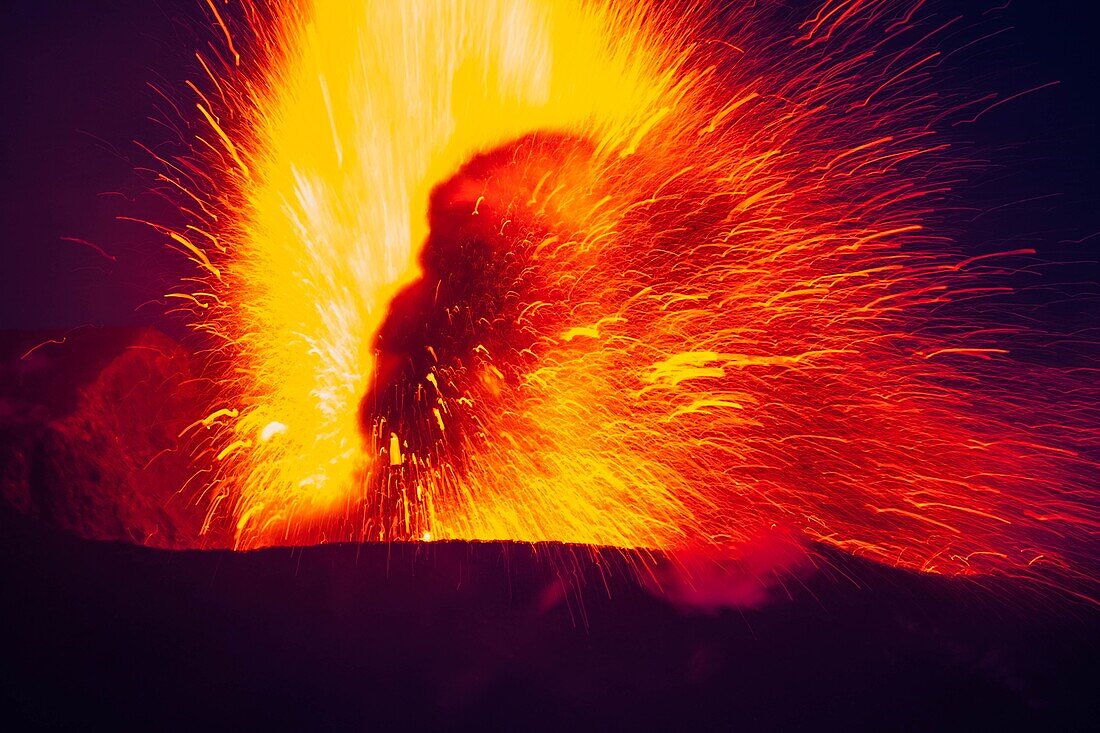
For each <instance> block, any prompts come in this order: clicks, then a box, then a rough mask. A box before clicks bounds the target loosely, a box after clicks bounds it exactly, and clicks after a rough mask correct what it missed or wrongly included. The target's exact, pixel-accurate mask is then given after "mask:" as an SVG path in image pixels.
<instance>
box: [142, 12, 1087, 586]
mask: <svg viewBox="0 0 1100 733" xmlns="http://www.w3.org/2000/svg"><path fill="white" fill-rule="evenodd" d="M922 5H923V3H922V2H908V3H906V2H895V1H893V0H826V1H825V2H820V3H817V4H816V6H815V7H814V8H812V9H811V10H810V11H809V12H806V13H804V14H803V15H801V16H799V17H795V15H796V11H792V10H790V9H781V8H770V7H755V6H754V7H748V6H746V7H739V6H732V7H729V8H725V9H721V8H716V7H713V6H711V5H710V4H707V3H700V2H671V3H670V2H643V3H636V2H629V3H628V2H610V3H601V2H582V1H581V0H496V1H493V0H479V1H478V2H472V1H464V0H408V1H407V2H381V1H379V2H345V1H344V0H300V1H299V2H290V1H289V0H288V1H285V2H284V1H280V2H276V3H274V4H273V5H270V6H263V7H261V6H259V5H256V4H253V3H250V2H243V3H239V4H234V5H227V4H222V3H217V2H215V1H214V0H207V8H206V9H207V10H208V11H209V17H210V20H211V27H212V28H214V29H215V30H216V32H217V34H218V42H217V43H210V44H209V45H208V47H207V48H204V49H203V50H201V51H200V52H199V53H198V54H197V57H196V59H197V68H199V69H201V72H202V78H201V79H200V80H199V81H198V82H192V83H189V84H188V89H187V91H186V94H187V96H188V97H190V104H191V109H192V110H193V113H187V112H186V111H185V112H183V113H182V114H183V115H184V116H185V117H186V118H188V119H189V120H190V122H191V123H192V127H191V129H192V130H193V131H194V139H193V141H192V150H191V152H190V153H189V154H187V155H184V156H179V157H175V158H169V157H162V158H161V161H160V167H161V170H162V173H161V176H160V178H161V180H162V181H163V182H164V186H165V187H167V188H169V189H170V190H171V191H172V192H173V195H174V196H175V197H176V199H177V200H178V201H179V202H180V206H179V208H180V210H181V211H182V212H185V213H186V215H187V216H188V218H189V223H188V224H187V225H186V226H176V227H164V226H161V225H158V227H159V230H160V231H162V232H163V233H164V235H165V238H166V239H167V240H168V241H169V242H170V243H171V245H172V246H173V247H175V248H176V249H178V250H179V251H180V252H181V253H182V254H184V255H186V256H187V257H188V258H189V259H190V260H191V261H192V262H193V263H194V265H195V270H194V273H193V276H192V277H189V278H187V279H186V280H185V281H184V284H183V287H181V288H180V290H179V291H178V292H175V293H172V294H171V297H172V302H173V303H175V304H182V307H181V309H182V310H183V311H184V313H185V314H186V317H187V318H188V320H189V322H190V323H191V324H192V326H193V327H194V328H195V329H196V330H197V331H199V332H200V333H201V334H202V337H203V338H204V339H208V340H209V343H210V356H209V358H208V363H207V364H206V367H205V369H206V374H207V376H208V378H209V379H210V380H211V382H212V383H213V384H214V389H213V390H212V393H213V396H212V398H211V402H210V404H209V405H207V406H206V409H205V410H204V411H203V412H202V413H201V414H197V415H196V416H195V422H194V424H193V425H192V426H191V427H190V428H189V429H188V430H187V431H185V436H186V437H187V439H188V440H189V441H190V445H191V448H192V453H193V463H194V465H195V476H194V478H193V479H192V481H191V482H189V490H193V491H194V492H195V494H196V496H197V501H198V502H200V504H201V505H202V506H203V507H204V510H205V511H206V512H207V513H208V522H212V521H215V520H218V519H223V520H224V519H225V518H228V519H229V520H230V521H231V522H232V524H233V525H234V526H235V527H236V535H235V545H236V546H237V547H238V548H242V549H245V548H254V547H260V546H265V545H280V544H312V543H319V542H326V541H341V540H353V541H363V540H368V541H375V540H383V541H388V540H419V539H433V540H436V539H462V540H514V541H522V542H542V541H557V542H566V543H581V544H587V545H599V546H612V547H619V548H624V549H625V548H634V549H644V550H653V551H667V552H675V551H678V550H684V549H691V548H703V550H704V551H705V552H711V551H716V552H720V553H728V554H730V555H732V556H736V554H737V553H738V552H739V548H742V547H744V546H746V545H747V544H749V543H751V542H752V541H753V540H754V538H758V537H760V536H761V535H765V534H769V533H776V532H779V533H781V534H783V535H784V536H787V535H789V536H796V537H802V538H805V539H807V540H809V541H812V542H816V543H822V544H824V545H828V546H833V547H836V548H840V549H843V550H845V551H848V552H851V553H855V554H858V555H862V556H865V557H869V558H873V559H875V560H877V561H880V562H884V563H888V564H891V565H896V566H902V567H906V568H911V569H914V570H920V571H927V572H937V573H948V574H974V573H985V572H1001V573H1011V574H1021V575H1023V574H1026V575H1030V576H1034V577H1046V578H1052V579H1054V580H1052V581H1051V582H1057V583H1059V584H1061V585H1064V586H1067V587H1081V584H1080V582H1079V581H1080V580H1081V579H1082V578H1087V577H1088V576H1089V575H1090V574H1091V571H1090V570H1089V569H1088V568H1089V567H1090V566H1089V563H1090V562H1091V561H1090V559H1089V558H1090V553H1091V550H1090V545H1089V542H1090V539H1091V537H1092V536H1093V533H1094V532H1095V529H1096V526H1097V524H1096V523H1097V511H1096V506H1097V503H1096V492H1095V476H1096V470H1095V468H1096V463H1095V455H1096V453H1095V451H1096V448H1097V438H1098V432H1097V429H1096V427H1095V426H1096V413H1095V388H1093V387H1091V386H1090V383H1089V382H1088V381H1087V380H1086V379H1085V378H1083V377H1082V376H1081V372H1080V371H1077V372H1073V371H1071V370H1067V369H1061V368H1056V367H1051V366H1044V365H1042V364H1038V363H1035V362H1034V361H1028V360H1023V359H1017V358H1015V356H1014V351H1015V350H1016V349H1017V348H1019V347H1020V345H1021V344H1031V345H1035V344H1041V343H1042V342H1043V340H1044V339H1045V338H1051V337H1048V336H1046V335H1044V334H1043V333H1041V332H1039V333H1036V332H1035V331H1034V330H1029V329H1028V328H1025V327H1023V326H1021V325H1020V319H1016V318H1014V317H1013V315H1012V314H1011V313H1009V314H1001V316H996V315H994V316H990V315H989V309H987V308H982V307H978V306H975V305H974V304H975V303H984V302H989V299H990V298H992V297H995V296H997V295H999V294H1003V293H1004V292H1005V290H1006V288H1007V283H1008V281H1009V280H1010V276H1011V275H1012V273H1013V272H1015V271H1016V270H1018V269H1020V268H1021V267H1023V266H1025V264H1026V263H1027V262H1028V258H1029V257H1030V256H1032V255H1033V254H1034V253H1033V252H1031V251H1029V250H1016V251H1012V252H995V251H987V252H980V253H974V252H966V253H964V252H960V251H958V249H957V248H956V247H955V246H954V245H953V244H952V242H951V238H950V236H948V235H949V234H950V232H951V231H952V228H953V226H954V225H953V224H952V221H951V212H952V211H953V207H952V206H951V205H949V204H950V203H951V196H952V193H951V191H952V186H953V185H954V184H956V183H958V182H959V181H960V180H962V178H964V177H965V173H966V171H967V169H968V168H970V167H972V166H973V164H972V163H970V162H969V161H968V160H967V159H966V157H965V156H964V155H963V154H962V153H961V152H955V151H953V149H952V148H951V147H950V143H951V142H952V137H951V135H950V134H949V126H950V124H951V122H952V121H956V120H957V119H959V118H960V117H965V116H967V115H969V116H973V115H974V114H975V113H977V112H980V110H981V106H980V105H981V104H985V105H986V106H988V104H989V102H988V100H986V101H984V102H981V103H979V102H976V101H975V100H972V99H969V98H967V97H963V96H953V95H951V94H948V93H946V92H945V91H944V89H943V88H942V86H943V85H942V84H939V83H938V76H937V74H938V71H939V69H940V66H939V65H940V63H941V61H942V55H943V51H941V50H940V49H939V44H941V43H946V42H945V41H941V36H942V35H943V34H944V33H945V28H947V27H949V26H950V25H951V23H950V22H947V23H945V22H944V20H943V19H942V18H936V17H935V14H934V13H926V11H925V10H924V9H923V7H922ZM975 105H978V106H975ZM178 106H179V107H181V108H183V107H184V106H185V105H183V104H179V105H178ZM1044 569H1045V570H1044ZM1087 584H1091V581H1089V583H1087ZM1085 592H1086V593H1091V591H1085Z"/></svg>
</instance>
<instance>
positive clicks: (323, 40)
mask: <svg viewBox="0 0 1100 733" xmlns="http://www.w3.org/2000/svg"><path fill="white" fill-rule="evenodd" d="M305 16H306V17H305V20H304V22H303V21H301V20H299V19H296V20H294V21H291V24H297V25H299V26H300V27H299V28H298V29H297V30H295V29H294V28H290V27H289V24H288V28H287V29H284V31H283V33H285V34H290V35H293V34H295V33H296V34H297V35H296V36H295V37H293V38H284V39H281V43H284V44H286V46H287V48H290V49H292V50H291V51H290V52H289V53H287V55H286V58H285V59H284V60H283V62H282V63H281V64H278V65H277V68H275V69H273V70H272V72H271V78H270V79H268V80H267V83H266V84H264V85H262V88H263V89H266V90H270V91H269V92H267V93H261V95H260V96H261V99H259V101H258V102H257V103H254V107H255V109H254V113H255V119H253V120H252V121H251V126H252V128H253V129H252V130H251V133H250V136H251V139H250V140H249V141H248V142H247V143H238V144H237V145H235V146H234V144H233V143H231V142H229V140H228V138H226V136H225V134H224V132H222V129H221V128H220V127H218V126H217V123H216V122H215V121H214V119H213V118H212V117H211V116H210V115H209V113H207V111H206V110H205V109H204V110H203V113H204V116H205V117H206V119H207V121H208V122H209V124H210V125H211V126H213V127H214V129H215V131H216V132H218V133H219V135H218V136H219V138H221V139H222V141H223V142H224V143H225V145H226V149H227V150H228V151H229V152H230V154H231V155H232V158H233V160H234V163H235V164H236V163H239V165H238V167H239V168H240V170H241V171H242V175H245V172H247V176H248V178H249V181H248V183H247V185H242V189H243V190H244V191H245V192H246V198H247V200H246V201H245V203H244V206H243V219H244V222H245V224H244V226H243V228H242V231H241V232H240V235H239V241H238V242H236V243H235V250H234V254H233V256H234V261H235V264H234V267H233V271H232V272H231V273H227V274H225V277H227V278H228V279H229V283H228V287H227V290H228V292H229V293H230V294H231V295H232V296H233V297H234V298H235V300H236V302H235V303H234V304H233V306H234V307H235V309H236V313H237V315H236V318H237V319H238V322H239V323H244V324H247V332H246V333H245V334H244V335H243V336H241V337H240V338H238V341H239V342H240V343H241V344H243V345H244V350H245V352H246V354H245V358H246V359H247V360H248V361H250V362H251V363H248V364H246V365H244V368H245V369H246V370H247V373H248V374H249V377H248V380H247V382H248V384H247V385H245V389H246V390H248V391H249V392H250V394H247V395H246V396H245V398H244V401H245V403H246V404H251V407H250V408H247V409H245V410H242V416H241V418H240V420H239V422H238V425H237V431H238V432H239V433H240V434H242V435H253V434H257V433H259V434H260V440H259V441H258V442H255V443H254V444H253V443H251V442H247V441H244V440H241V441H238V442H237V443H235V444H234V446H233V450H229V449H226V450H225V451H223V452H222V454H220V455H219V458H225V457H227V456H228V455H229V454H230V453H232V452H233V451H236V450H239V449H241V448H243V447H248V448H249V449H250V450H251V451H252V454H251V455H250V456H249V460H248V461H247V467H246V468H245V469H244V470H245V471H247V472H248V475H247V476H246V477H245V478H244V479H243V488H242V489H241V490H240V496H239V497H238V499H237V507H238V509H237V511H238V513H240V512H241V511H245V510H246V508H247V513H249V514H253V513H255V514H263V513H264V512H269V513H274V512H276V511H277V510H279V511H282V512H283V515H284V518H285V519H286V520H287V521H295V520H298V521H301V520H303V519H305V520H308V519H309V518H310V517H312V516H322V515H324V514H326V513H331V512H334V511H339V510H340V509H341V508H343V507H346V506H347V505H349V504H350V503H351V502H352V501H354V498H355V494H356V491H358V486H357V478H356V476H357V474H358V472H360V471H361V470H362V469H363V465H364V461H370V460H374V459H375V457H373V456H367V455H364V454H363V450H362V443H363V441H362V437H361V436H360V426H359V422H358V409H357V407H358V401H359V400H360V399H361V398H362V395H363V394H364V393H365V391H366V390H367V388H368V386H369V384H370V379H371V373H372V368H373V357H372V353H371V344H372V337H373V336H374V334H375V333H376V331H377V330H378V328H379V326H380V324H381V320H382V318H383V317H384V315H385V310H386V306H387V304H388V302H389V301H390V299H391V298H392V296H393V294H394V293H396V292H397V290H398V289H399V288H400V287H402V286H403V285H404V284H406V283H408V282H409V281H411V280H412V279H413V278H415V277H416V276H417V274H418V273H417V269H416V264H415V257H416V252H417V249H418V247H419V246H420V244H421V243H422V242H423V241H424V239H425V237H426V236H427V233H428V232H427V219H426V217H427V204H428V198H429V193H430V191H431V189H432V188H433V187H434V186H435V185H437V184H438V183H440V182H441V181H443V180H445V179H447V178H448V177H449V176H451V175H453V174H454V172H455V171H456V170H457V169H458V168H459V167H460V166H461V165H462V164H463V163H464V162H465V161H467V160H468V159H470V157H471V156H473V155H475V154H477V153H478V152H481V151H486V150H489V149H492V148H494V147H496V146H499V145H501V144H503V143H506V142H509V141H511V140H514V139H516V138H518V137H520V136H522V135H524V134H527V133H529V132H531V131H533V130H549V131H561V132H566V133H573V134H578V135H582V136H583V137H585V138H587V139H589V140H593V141H594V142H595V143H596V144H597V145H598V146H599V147H600V148H601V149H604V150H607V151H617V152H618V154H620V155H627V154H630V153H632V152H633V151H634V150H635V149H636V148H637V146H638V144H639V142H640V141H641V139H642V138H643V137H644V136H645V135H646V134H647V133H648V132H649V131H650V130H651V129H652V128H653V126H654V125H656V124H658V122H659V121H660V120H661V119H663V118H664V117H666V116H668V115H670V114H673V113H674V108H675V105H676V103H677V97H676V90H675V89H673V88H672V80H673V79H674V78H675V74H674V71H675V68H674V64H672V63H670V61H669V59H667V58H663V57H661V54H660V52H659V50H658V49H659V48H660V45H659V44H657V43H656V42H652V41H651V39H649V38H648V37H647V35H646V33H647V31H646V30H645V27H644V24H643V14H642V11H641V10H639V9H628V8H619V9H617V10H616V9H607V8H595V7H593V6H591V5H590V4H587V3H583V2H579V1H577V0H566V1H564V2H562V1H556V2H550V1H549V0H498V1H492V0H485V1H481V2H462V1H459V0H449V1H441V0H401V2H390V1H389V0H383V1H378V2H358V3H349V2H346V1H345V0H313V1H312V2H311V3H309V4H308V8H307V11H306V13H305ZM668 32H669V31H668V27H667V24H666V26H665V27H664V28H663V29H662V33H663V34H664V35H665V37H666V40H667V36H668ZM265 94H266V96H265ZM241 148H247V149H248V154H247V155H243V156H242V157H243V160H247V164H246V163H244V162H242V158H238V157H237V155H238V151H239V150H240V149H241ZM581 333H586V332H585V331H583V330H580V331H576V332H575V334H574V335H579V334H581ZM548 417H550V416H548ZM436 418H437V419H438V420H439V422H440V427H441V428H442V418H441V417H440V416H439V415H438V413H437V414H436ZM272 425H292V426H293V427H294V429H293V431H285V432H284V431H279V432H280V433H281V434H280V440H278V441H271V440H269V438H270V437H272V435H273V434H274V432H273V430H272V429H271V426H272ZM265 426H266V427H265ZM395 456H396V458H395ZM390 460H391V462H392V461H394V460H397V462H398V463H400V461H401V459H400V447H399V446H398V447H397V450H396V452H394V451H391V458H390ZM242 465H245V462H244V461H243V460H242ZM594 468H595V466H594ZM599 472H602V473H606V470H605V469H604V468H603V467H600V468H599ZM532 480H533V481H541V482H542V483H544V484H546V485H545V486H538V487H532V488H533V490H534V491H544V492H547V493H548V494H551V495H552V494H553V493H554V490H553V489H552V488H551V484H552V483H553V482H554V480H555V478H554V476H552V475H545V474H543V475H542V477H541V478H539V479H532ZM594 480H597V479H594ZM599 480H609V481H622V477H616V476H604V477H602V478H600V479H599ZM265 507H266V509H265ZM562 511H564V510H562ZM598 511H599V510H598V508H596V507H594V508H593V512H597V513H598ZM477 515H478V516H477V518H476V519H475V518H474V516H473V514H471V515H470V516H467V517H465V518H462V519H460V520H459V521H460V522H461V523H462V524H463V525H464V531H465V532H466V533H467V534H469V533H471V532H472V533H473V534H474V535H475V536H479V537H493V536H497V537H504V536H513V535H515V534H516V532H517V529H516V528H515V527H512V528H510V529H505V528H504V526H503V525H504V524H506V523H507V521H510V520H506V519H502V518H501V517H494V516H493V511H492V508H491V507H490V506H483V507H481V509H480V510H479V512H478V513H477ZM251 519H252V521H250V522H248V523H247V525H246V524H241V525H240V528H241V529H244V527H245V526H247V527H249V528H254V527H259V526H266V525H265V521H266V519H267V518H266V517H262V516H254V517H251ZM593 520H594V516H590V517H583V516H582V517H577V518H576V520H575V521H573V522H570V524H571V525H572V526H573V528H572V529H569V528H566V529H564V530H562V531H559V534H558V536H555V537H552V538H550V539H563V540H574V541H587V542H617V543H619V544H627V545H630V544H638V543H639V542H641V541H642V540H641V539H640V538H639V537H636V536H633V535H634V532H633V530H631V529H630V528H629V527H630V520H629V517H625V518H622V517H620V518H619V519H616V522H617V523H618V525H620V526H621V527H625V528H624V529H620V530H616V532H615V533H614V536H606V537H602V536H592V530H591V529H590V528H591V526H592V521H593ZM551 524H553V523H551ZM433 529H434V531H433V532H432V536H435V537H446V536H448V531H447V528H445V527H435V528H433ZM559 530H561V528H560V527H559ZM455 531H457V530H455ZM638 531H641V528H639V529H638ZM652 531H653V530H652V528H646V529H645V530H644V534H645V538H646V539H649V538H650V535H651V534H652ZM520 534H523V532H522V531H520Z"/></svg>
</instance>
